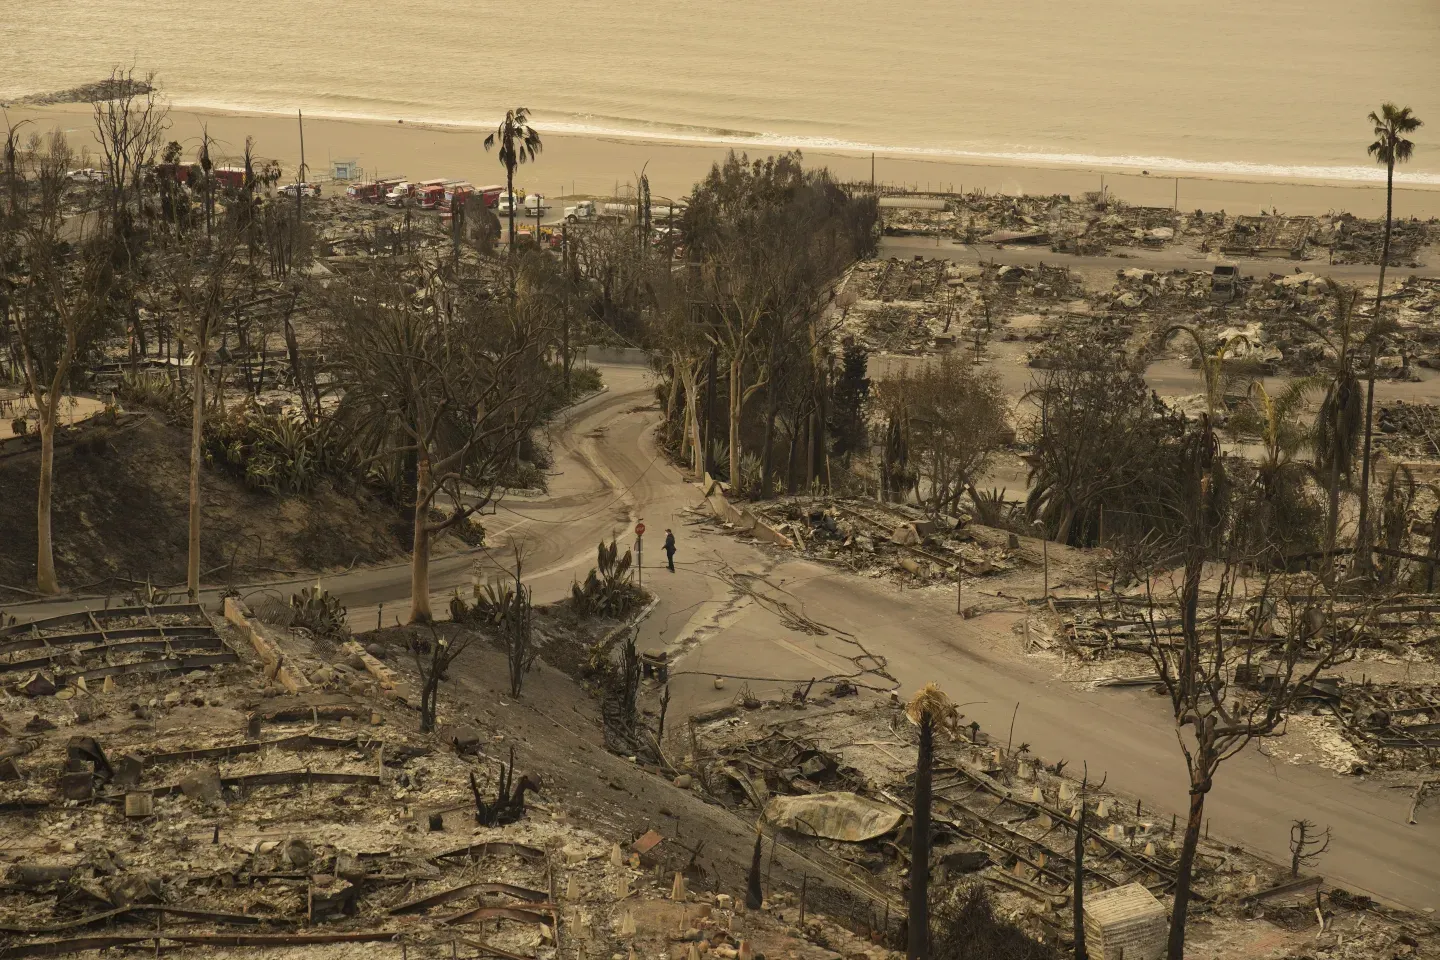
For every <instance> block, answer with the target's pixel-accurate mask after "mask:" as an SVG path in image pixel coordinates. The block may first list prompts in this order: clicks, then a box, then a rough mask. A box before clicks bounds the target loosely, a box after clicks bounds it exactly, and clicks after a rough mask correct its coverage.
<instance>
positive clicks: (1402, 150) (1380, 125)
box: [1355, 103, 1421, 571]
mask: <svg viewBox="0 0 1440 960" xmlns="http://www.w3.org/2000/svg"><path fill="white" fill-rule="evenodd" d="M1369 119H1370V123H1371V124H1372V125H1373V126H1374V129H1375V142H1374V143H1372V144H1370V146H1369V148H1368V149H1369V153H1370V156H1372V157H1374V158H1375V162H1376V163H1383V164H1385V239H1384V241H1383V242H1382V243H1381V245H1380V282H1379V284H1378V285H1377V286H1376V287H1375V321H1374V322H1375V324H1376V325H1377V326H1379V325H1380V320H1381V317H1382V315H1383V314H1382V312H1381V306H1382V301H1383V300H1384V297H1385V267H1386V266H1387V265H1388V263H1389V260H1390V230H1391V227H1392V226H1393V223H1394V221H1393V219H1392V216H1393V213H1394V201H1395V164H1397V163H1404V162H1406V161H1407V160H1409V159H1410V157H1411V155H1412V154H1413V153H1414V152H1415V144H1413V143H1411V142H1410V141H1409V140H1407V139H1405V135H1406V134H1409V133H1414V132H1415V131H1416V130H1418V129H1420V127H1421V122H1420V118H1419V117H1417V116H1415V115H1414V114H1413V113H1411V111H1410V108H1409V107H1397V106H1395V104H1393V103H1384V104H1382V105H1381V106H1380V112H1379V113H1373V112H1372V113H1371V114H1370V117H1369ZM1377 344H1378V341H1377V340H1376V339H1374V338H1372V339H1371V343H1370V364H1369V370H1368V371H1367V372H1366V374H1365V451H1364V453H1363V454H1362V455H1361V460H1360V522H1359V525H1358V529H1357V531H1356V535H1355V563H1356V566H1358V567H1359V568H1360V569H1361V570H1363V571H1368V570H1369V569H1370V560H1371V558H1370V549H1369V545H1370V518H1369V507H1370V435H1371V423H1370V420H1371V413H1372V411H1373V410H1374V408H1375V352H1376V349H1377Z"/></svg>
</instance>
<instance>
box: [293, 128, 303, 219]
mask: <svg viewBox="0 0 1440 960" xmlns="http://www.w3.org/2000/svg"><path fill="white" fill-rule="evenodd" d="M295 116H296V118H297V119H298V120H299V121H300V169H299V170H296V171H295V226H297V227H298V226H300V218H301V213H302V209H301V204H302V203H303V200H302V198H303V197H304V196H305V114H304V113H303V112H301V111H300V110H298V109H297V110H296V111H295Z"/></svg>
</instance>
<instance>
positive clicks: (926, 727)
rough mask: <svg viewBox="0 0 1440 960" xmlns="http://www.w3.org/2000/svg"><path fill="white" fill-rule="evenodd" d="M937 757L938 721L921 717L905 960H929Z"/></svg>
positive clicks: (916, 767)
mask: <svg viewBox="0 0 1440 960" xmlns="http://www.w3.org/2000/svg"><path fill="white" fill-rule="evenodd" d="M934 757H935V719H934V717H933V716H932V715H931V714H930V713H929V712H928V711H927V712H925V713H924V714H922V715H921V717H920V750H919V755H918V757H917V759H916V761H915V809H914V811H913V814H914V815H913V816H912V817H911V826H910V917H909V920H908V922H907V923H906V927H907V929H908V933H909V936H908V941H909V943H908V949H907V950H906V951H905V956H906V960H929V957H930V778H931V768H932V766H933V762H934Z"/></svg>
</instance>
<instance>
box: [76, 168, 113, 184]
mask: <svg viewBox="0 0 1440 960" xmlns="http://www.w3.org/2000/svg"><path fill="white" fill-rule="evenodd" d="M67 176H68V177H69V178H70V179H71V180H74V181H75V182H76V183H104V182H105V174H103V173H101V172H100V171H99V170H96V169H95V168H93V167H86V168H84V169H83V170H71V171H70V172H69V173H68V174H67Z"/></svg>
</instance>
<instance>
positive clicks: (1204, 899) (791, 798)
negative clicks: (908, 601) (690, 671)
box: [693, 687, 1440, 958]
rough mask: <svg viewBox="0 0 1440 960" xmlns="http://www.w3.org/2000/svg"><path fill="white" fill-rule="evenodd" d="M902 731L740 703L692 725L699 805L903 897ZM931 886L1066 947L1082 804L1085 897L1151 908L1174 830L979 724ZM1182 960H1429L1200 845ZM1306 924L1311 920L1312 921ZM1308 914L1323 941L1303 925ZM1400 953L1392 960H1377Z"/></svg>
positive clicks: (836, 715)
mask: <svg viewBox="0 0 1440 960" xmlns="http://www.w3.org/2000/svg"><path fill="white" fill-rule="evenodd" d="M916 736H917V735H916V732H915V728H914V727H913V725H911V724H910V723H909V722H908V721H907V720H906V718H905V716H904V713H903V711H902V710H901V708H900V703H899V702H898V700H896V699H894V698H887V697H883V696H879V697H871V696H868V695H857V694H856V693H855V692H854V691H853V690H847V689H845V688H843V687H837V688H835V689H833V690H829V691H815V692H814V694H813V696H811V694H810V692H809V691H806V692H805V694H804V695H803V696H802V695H801V693H800V692H799V691H797V693H796V695H795V696H794V697H792V698H791V699H790V700H789V701H786V702H769V703H762V702H760V701H757V700H754V699H753V698H747V697H746V696H744V695H743V694H742V695H741V696H738V697H737V701H736V704H735V705H734V706H732V707H729V708H725V709H721V710H718V711H714V712H713V713H712V714H711V715H709V716H708V717H706V718H703V721H702V722H699V723H697V730H696V738H695V740H694V743H695V745H696V748H697V750H698V753H697V755H696V757H695V758H694V766H693V771H694V777H695V779H696V781H697V783H699V784H700V785H701V789H702V791H703V792H705V793H706V794H707V795H708V796H710V797H711V799H712V800H713V802H715V803H717V804H721V805H724V806H726V807H729V808H732V809H735V810H737V811H739V812H741V814H742V815H743V816H746V817H760V818H762V819H763V820H765V821H766V822H767V823H768V824H769V825H770V826H771V827H772V828H775V829H777V830H778V831H779V832H780V833H781V835H782V836H784V837H786V838H787V840H789V841H790V842H794V843H797V844H803V845H804V846H805V848H806V849H808V851H809V852H810V855H811V856H813V857H814V858H816V859H817V860H823V861H824V862H826V863H839V864H843V865H844V867H845V868H846V869H848V870H849V871H851V872H852V873H853V874H855V875H857V876H869V877H871V878H874V879H875V880H876V881H878V882H880V883H882V884H884V885H886V886H888V887H890V888H892V889H895V890H896V891H901V890H903V889H904V888H905V886H906V884H907V882H908V881H907V877H908V865H907V863H906V852H907V851H908V849H909V847H908V839H907V833H906V831H907V829H908V824H909V821H908V813H909V807H908V798H909V797H910V796H911V794H912V791H913V781H912V778H913V774H914V765H915V757H916V748H915V743H916ZM935 763H936V766H935V774H934V829H935V837H934V847H933V852H932V856H933V859H932V862H931V870H932V877H933V879H934V881H935V882H936V883H938V884H940V885H941V887H942V888H947V889H948V888H954V887H956V886H964V885H967V884H973V883H980V884H983V885H985V886H986V887H987V888H988V889H989V890H990V893H991V896H992V898H993V900H994V901H995V902H996V903H997V904H999V905H1000V909H1001V910H1002V912H1003V913H1004V915H1006V916H1007V917H1010V918H1012V919H1013V920H1015V921H1016V922H1018V923H1020V924H1021V925H1022V926H1023V927H1024V928H1025V929H1027V931H1028V932H1029V933H1030V934H1031V936H1033V937H1035V938H1036V939H1040V940H1043V941H1046V942H1049V943H1053V944H1056V945H1059V946H1061V947H1063V946H1064V945H1065V944H1066V942H1067V941H1068V937H1069V925H1070V915H1069V898H1070V893H1071V891H1072V890H1073V885H1074V876H1075V849H1076V848H1075V840H1076V832H1077V830H1078V820H1077V818H1078V816H1079V813H1080V804H1081V803H1082V802H1083V803H1084V804H1085V811H1086V817H1087V823H1086V841H1085V845H1084V848H1085V889H1086V892H1087V898H1088V899H1091V900H1094V899H1096V895H1097V894H1100V893H1102V892H1104V891H1108V890H1115V889H1117V888H1119V887H1122V886H1124V885H1126V884H1131V883H1139V884H1142V885H1143V886H1144V887H1145V888H1147V889H1148V890H1149V891H1150V892H1151V893H1153V894H1155V895H1156V896H1158V897H1159V898H1160V899H1161V902H1162V903H1164V902H1165V896H1166V893H1167V891H1168V890H1169V889H1170V888H1171V885H1172V884H1173V882H1174V869H1175V860H1176V854H1177V850H1178V838H1179V834H1178V832H1177V831H1178V830H1179V828H1180V826H1183V825H1177V824H1176V822H1175V821H1174V819H1173V818H1168V817H1157V816H1156V815H1154V814H1153V813H1151V812H1149V811H1146V810H1145V809H1144V807H1143V805H1141V804H1138V803H1136V802H1135V801H1134V800H1133V799H1131V798H1127V797H1123V796H1117V795H1115V794H1114V793H1113V792H1109V791H1106V790H1104V789H1103V787H1100V788H1098V789H1097V787H1096V785H1095V784H1093V783H1091V784H1089V785H1088V786H1087V787H1086V788H1085V789H1084V792H1083V795H1082V783H1081V780H1080V778H1079V777H1078V776H1077V775H1076V774H1077V773H1078V771H1074V770H1071V769H1069V768H1068V767H1067V766H1066V765H1065V764H1063V763H1056V764H1051V763H1048V762H1047V761H1046V760H1044V759H1043V758H1039V757H1035V756H1033V755H1031V754H1030V751H1029V748H1028V746H1026V745H1023V744H1022V745H1013V744H1008V743H1006V742H1004V740H1003V739H1001V738H995V737H993V736H992V735H991V734H989V733H988V732H987V731H984V730H981V729H979V727H978V725H971V726H968V727H963V728H962V730H961V733H960V735H959V737H958V738H957V739H956V740H955V741H953V742H949V743H944V744H942V745H939V746H937V754H936V761H935ZM1196 893H1197V900H1196V902H1193V903H1192V911H1193V913H1194V918H1193V919H1192V930H1191V937H1190V941H1189V943H1187V951H1186V952H1187V956H1188V955H1191V954H1192V953H1193V954H1194V955H1196V956H1207V957H1210V956H1215V957H1223V956H1235V957H1239V956H1245V957H1250V956H1262V955H1263V956H1273V957H1282V956H1283V957H1297V958H1298V957H1302V956H1303V957H1341V956H1344V957H1355V958H1361V957H1367V958H1368V957H1375V958H1379V957H1387V958H1388V957H1391V956H1396V955H1406V956H1435V955H1437V951H1440V927H1437V926H1436V924H1435V923H1434V921H1433V920H1431V919H1430V918H1428V917H1420V916H1415V915H1409V914H1402V913H1395V912H1391V911H1388V910H1385V909H1382V908H1379V907H1377V906H1376V905H1374V904H1372V903H1370V902H1369V901H1368V900H1367V899H1366V898H1364V897H1355V896H1353V895H1351V894H1348V893H1347V892H1345V891H1344V890H1339V889H1329V890H1324V891H1323V892H1321V886H1320V879H1319V878H1318V877H1314V876H1305V875H1302V876H1301V877H1299V878H1292V877H1291V876H1290V874H1289V870H1288V867H1280V866H1278V865H1275V864H1271V863H1267V862H1265V861H1263V860H1261V859H1259V858H1257V857H1254V856H1253V855H1251V854H1249V853H1248V852H1246V851H1245V850H1243V849H1241V848H1238V847H1231V846H1228V845H1226V844H1223V843H1220V842H1216V841H1211V840H1210V839H1209V838H1208V837H1206V838H1205V839H1203V840H1202V841H1201V846H1200V852H1199V856H1198V858H1197V868H1196ZM1317 909H1318V910H1319V911H1320V913H1319V914H1317ZM1320 915H1323V917H1324V920H1323V929H1322V924H1321V922H1320V921H1319V920H1317V916H1320ZM1396 949H1398V950H1399V951H1400V953H1398V954H1396V953H1392V952H1391V951H1394V950H1396Z"/></svg>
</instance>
